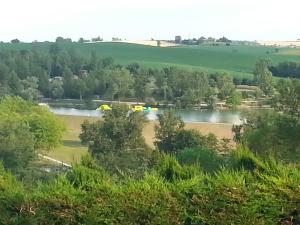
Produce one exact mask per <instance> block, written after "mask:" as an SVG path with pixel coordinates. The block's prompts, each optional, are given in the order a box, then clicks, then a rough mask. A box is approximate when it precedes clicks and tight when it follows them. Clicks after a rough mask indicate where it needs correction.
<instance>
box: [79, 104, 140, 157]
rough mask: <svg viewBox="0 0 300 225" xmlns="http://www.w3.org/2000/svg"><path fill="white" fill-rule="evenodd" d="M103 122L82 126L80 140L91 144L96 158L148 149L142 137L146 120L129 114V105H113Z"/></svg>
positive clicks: (137, 115)
mask: <svg viewBox="0 0 300 225" xmlns="http://www.w3.org/2000/svg"><path fill="white" fill-rule="evenodd" d="M103 118H104V121H103V122H100V121H98V122H95V123H89V122H88V121H85V122H84V123H83V124H82V133H81V134H80V139H81V141H82V143H88V144H89V151H90V152H91V153H92V155H94V156H96V157H97V155H98V156H99V155H101V154H111V153H119V152H122V151H126V150H132V149H143V148H145V147H146V144H145V140H144V138H143V135H142V130H143V126H144V124H145V123H146V118H145V116H144V115H143V114H141V113H137V112H129V108H128V106H127V105H113V106H112V110H109V111H105V113H104V116H103Z"/></svg>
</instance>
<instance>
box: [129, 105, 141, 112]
mask: <svg viewBox="0 0 300 225" xmlns="http://www.w3.org/2000/svg"><path fill="white" fill-rule="evenodd" d="M132 111H134V112H143V111H144V107H143V106H142V105H136V106H134V107H133V108H132Z"/></svg>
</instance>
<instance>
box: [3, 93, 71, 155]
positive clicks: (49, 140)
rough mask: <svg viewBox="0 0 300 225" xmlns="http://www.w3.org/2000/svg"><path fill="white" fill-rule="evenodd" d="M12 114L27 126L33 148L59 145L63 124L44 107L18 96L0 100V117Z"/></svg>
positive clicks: (63, 129) (49, 147)
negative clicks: (31, 136) (32, 140)
mask: <svg viewBox="0 0 300 225" xmlns="http://www.w3.org/2000/svg"><path fill="white" fill-rule="evenodd" d="M7 115H13V116H15V117H19V118H21V119H20V120H21V121H23V122H25V123H26V124H27V125H28V126H29V130H30V132H31V133H32V135H33V137H34V148H35V149H52V148H54V147H57V146H58V145H60V143H61V140H62V135H63V133H64V131H65V126H64V124H63V123H62V122H61V121H60V120H59V119H58V118H57V117H55V116H54V114H53V113H51V112H50V111H49V109H48V108H46V107H41V106H38V105H35V104H33V103H30V102H27V101H25V100H23V99H21V98H19V97H5V98H3V99H2V100H1V102H0V117H2V116H3V117H4V116H7Z"/></svg>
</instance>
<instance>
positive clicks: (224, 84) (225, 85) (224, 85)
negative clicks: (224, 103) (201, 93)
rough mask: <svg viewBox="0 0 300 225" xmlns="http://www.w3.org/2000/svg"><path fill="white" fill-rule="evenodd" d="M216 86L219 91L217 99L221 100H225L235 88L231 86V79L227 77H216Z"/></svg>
mask: <svg viewBox="0 0 300 225" xmlns="http://www.w3.org/2000/svg"><path fill="white" fill-rule="evenodd" d="M217 85H218V89H219V98H220V99H221V100H225V99H226V98H227V97H228V96H230V95H231V94H232V93H233V92H234V90H235V86H234V84H233V79H232V77H231V76H229V75H219V76H217Z"/></svg>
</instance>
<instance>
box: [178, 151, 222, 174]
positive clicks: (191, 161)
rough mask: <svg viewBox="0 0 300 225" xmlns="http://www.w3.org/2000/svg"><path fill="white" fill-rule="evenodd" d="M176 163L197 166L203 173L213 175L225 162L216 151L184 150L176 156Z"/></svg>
mask: <svg viewBox="0 0 300 225" xmlns="http://www.w3.org/2000/svg"><path fill="white" fill-rule="evenodd" d="M176 157H177V159H178V161H179V162H180V163H182V164H186V165H198V166H199V167H200V168H201V169H202V170H203V171H204V172H208V173H213V172H215V171H218V170H219V169H220V168H221V167H222V166H223V165H224V164H225V161H226V158H225V157H224V156H220V155H219V154H218V153H217V152H216V151H213V150H209V149H200V148H194V149H185V150H183V151H180V152H179V153H178V154H177V155H176Z"/></svg>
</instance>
